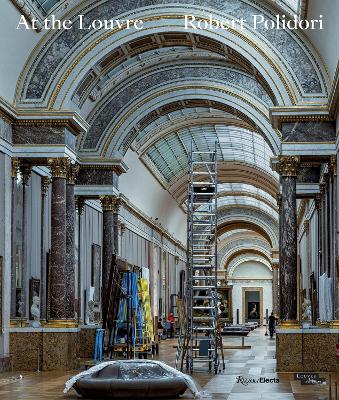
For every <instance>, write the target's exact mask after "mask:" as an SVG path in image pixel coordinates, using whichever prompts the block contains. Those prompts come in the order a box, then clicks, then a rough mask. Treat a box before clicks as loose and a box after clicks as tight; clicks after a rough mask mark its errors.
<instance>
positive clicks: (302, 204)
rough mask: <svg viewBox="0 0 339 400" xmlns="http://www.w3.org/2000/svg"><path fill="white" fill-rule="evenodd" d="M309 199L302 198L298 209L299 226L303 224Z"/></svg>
mask: <svg viewBox="0 0 339 400" xmlns="http://www.w3.org/2000/svg"><path fill="white" fill-rule="evenodd" d="M307 201H308V200H306V199H302V200H301V202H300V205H299V208H298V211H297V225H298V226H299V225H300V224H301V221H302V219H303V218H304V215H305V212H306V207H307Z"/></svg>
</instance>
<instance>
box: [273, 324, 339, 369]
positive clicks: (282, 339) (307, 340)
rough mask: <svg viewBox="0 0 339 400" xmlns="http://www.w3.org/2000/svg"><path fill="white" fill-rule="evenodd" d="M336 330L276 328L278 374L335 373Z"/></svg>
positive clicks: (338, 330) (338, 331) (337, 331)
mask: <svg viewBox="0 0 339 400" xmlns="http://www.w3.org/2000/svg"><path fill="white" fill-rule="evenodd" d="M338 333H339V329H317V328H314V329H277V339H276V343H277V353H276V358H277V371H278V372H338V367H337V359H336V343H337V337H338Z"/></svg>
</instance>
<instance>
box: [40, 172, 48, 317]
mask: <svg viewBox="0 0 339 400" xmlns="http://www.w3.org/2000/svg"><path fill="white" fill-rule="evenodd" d="M50 183H51V180H50V178H49V177H48V176H42V177H41V238H40V240H41V244H40V251H41V253H40V262H41V266H40V268H41V269H40V316H41V319H42V320H46V319H47V307H46V300H47V299H46V285H47V274H46V269H47V265H46V241H45V224H46V204H45V203H46V195H47V192H48V188H49V185H50Z"/></svg>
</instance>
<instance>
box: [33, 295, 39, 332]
mask: <svg viewBox="0 0 339 400" xmlns="http://www.w3.org/2000/svg"><path fill="white" fill-rule="evenodd" d="M31 314H32V315H33V318H34V322H33V327H34V328H37V327H39V326H40V298H39V296H34V297H33V300H32V305H31Z"/></svg>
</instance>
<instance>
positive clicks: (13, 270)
mask: <svg viewBox="0 0 339 400" xmlns="http://www.w3.org/2000/svg"><path fill="white" fill-rule="evenodd" d="M19 165H20V162H19V160H18V159H17V158H12V211H11V314H10V315H11V318H15V317H16V302H17V298H16V218H17V216H16V208H17V207H16V205H17V177H18V172H19Z"/></svg>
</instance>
